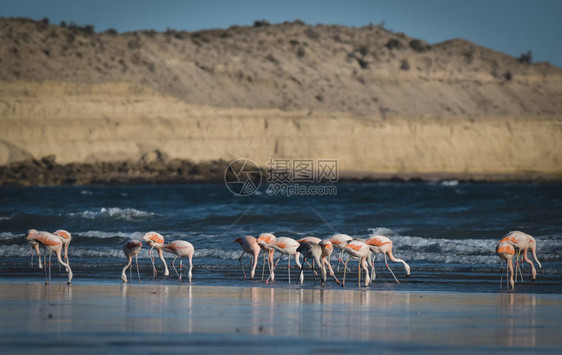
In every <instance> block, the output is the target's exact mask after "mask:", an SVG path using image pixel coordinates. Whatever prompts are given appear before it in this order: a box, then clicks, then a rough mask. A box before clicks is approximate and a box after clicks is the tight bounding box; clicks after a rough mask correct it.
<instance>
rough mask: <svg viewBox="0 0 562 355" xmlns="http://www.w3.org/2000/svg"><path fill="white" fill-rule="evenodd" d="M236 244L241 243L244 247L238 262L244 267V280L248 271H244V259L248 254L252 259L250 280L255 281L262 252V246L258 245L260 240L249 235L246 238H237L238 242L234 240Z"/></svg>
mask: <svg viewBox="0 0 562 355" xmlns="http://www.w3.org/2000/svg"><path fill="white" fill-rule="evenodd" d="M234 243H239V244H240V246H241V247H242V255H240V258H238V261H239V262H240V266H242V273H243V274H244V278H246V271H244V266H243V265H242V257H243V256H244V254H245V253H248V254H249V255H250V257H251V258H252V271H250V279H253V278H254V275H255V274H256V266H257V263H258V257H259V256H260V250H261V248H260V246H259V245H258V240H257V239H256V237H253V236H251V235H247V236H245V237H240V238H236V240H234Z"/></svg>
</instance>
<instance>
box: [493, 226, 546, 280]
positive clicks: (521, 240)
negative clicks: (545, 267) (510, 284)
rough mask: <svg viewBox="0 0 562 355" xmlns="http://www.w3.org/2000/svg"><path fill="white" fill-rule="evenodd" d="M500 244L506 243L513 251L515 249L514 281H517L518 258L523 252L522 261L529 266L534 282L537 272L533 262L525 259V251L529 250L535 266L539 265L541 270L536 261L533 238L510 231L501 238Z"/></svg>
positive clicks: (535, 244)
mask: <svg viewBox="0 0 562 355" xmlns="http://www.w3.org/2000/svg"><path fill="white" fill-rule="evenodd" d="M502 242H508V243H510V244H511V245H513V247H515V249H517V258H516V259H515V263H516V269H515V281H517V269H518V268H519V257H520V256H521V252H523V260H525V262H527V263H529V264H530V265H531V275H532V276H533V281H535V280H536V278H537V270H536V269H535V265H534V264H533V262H532V261H531V260H529V257H527V250H529V249H531V252H532V253H533V258H534V259H535V261H536V262H537V264H539V268H542V265H541V263H540V262H539V260H538V259H537V253H536V249H537V241H536V240H535V238H533V237H531V236H530V235H528V234H526V233H523V232H520V231H512V232H509V233H507V234H506V235H505V237H503V239H502V240H500V243H502ZM519 272H521V271H519ZM521 282H523V281H521Z"/></svg>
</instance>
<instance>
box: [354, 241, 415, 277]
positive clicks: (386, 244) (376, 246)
mask: <svg viewBox="0 0 562 355" xmlns="http://www.w3.org/2000/svg"><path fill="white" fill-rule="evenodd" d="M365 242H366V243H367V245H369V248H371V252H373V264H372V269H371V271H372V275H371V277H372V279H373V281H374V280H375V278H376V274H375V264H374V263H375V257H376V254H383V255H384V264H385V265H386V267H387V268H388V270H389V271H390V273H391V274H392V276H393V277H394V280H396V283H400V281H398V279H397V278H396V276H395V275H394V273H393V272H392V270H391V269H390V266H388V261H387V260H386V256H387V255H388V258H389V259H390V260H391V261H393V262H395V263H402V264H404V268H405V269H406V276H410V265H408V264H407V263H406V262H405V261H404V260H402V259H398V258H395V257H394V255H393V254H392V240H390V239H389V238H388V237H385V236H384V235H374V234H373V235H371V236H370V237H369V238H367V240H366V241H365Z"/></svg>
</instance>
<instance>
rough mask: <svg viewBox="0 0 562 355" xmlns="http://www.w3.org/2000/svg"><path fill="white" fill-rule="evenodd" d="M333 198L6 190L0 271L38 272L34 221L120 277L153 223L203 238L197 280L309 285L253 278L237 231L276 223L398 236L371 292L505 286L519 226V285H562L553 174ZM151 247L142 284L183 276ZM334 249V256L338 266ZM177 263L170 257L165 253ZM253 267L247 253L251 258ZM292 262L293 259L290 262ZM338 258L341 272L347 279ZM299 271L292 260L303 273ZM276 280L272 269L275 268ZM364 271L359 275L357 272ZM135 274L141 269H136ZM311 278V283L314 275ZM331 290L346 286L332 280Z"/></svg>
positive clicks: (99, 271)
mask: <svg viewBox="0 0 562 355" xmlns="http://www.w3.org/2000/svg"><path fill="white" fill-rule="evenodd" d="M336 187H337V194H336V195H332V196H292V197H283V196H270V195H268V194H267V193H266V192H265V191H266V190H265V187H262V188H261V189H260V191H258V192H257V193H256V194H253V195H251V196H245V197H241V196H235V195H233V194H232V193H231V192H230V191H229V190H228V189H227V188H226V187H225V186H224V185H222V184H199V185H170V186H162V185H153V186H80V187H75V186H63V187H1V188H0V257H1V258H0V278H3V279H11V280H23V281H41V280H43V279H44V273H43V271H42V270H40V269H38V268H37V260H35V262H34V267H31V265H30V261H31V249H30V247H29V246H28V244H27V242H26V240H25V239H24V237H25V234H26V232H27V230H28V229H30V228H35V229H38V230H46V231H51V232H53V231H55V230H57V229H66V230H68V231H69V232H71V234H72V237H73V239H72V243H71V245H70V250H69V256H70V265H71V267H72V269H73V272H74V279H73V283H112V284H119V283H120V282H121V280H120V273H121V269H122V267H123V265H124V264H125V258H124V256H123V252H122V246H123V245H124V244H125V243H126V242H127V241H128V240H130V239H141V238H142V236H143V235H144V233H146V232H148V231H156V232H159V233H161V234H162V235H163V236H164V237H165V238H166V240H167V241H171V240H176V239H182V240H187V241H189V242H191V243H192V244H193V245H194V247H195V256H194V270H193V284H195V285H221V286H228V285H235V286H241V285H242V286H243V285H247V286H261V285H263V286H264V287H301V286H296V285H294V284H292V285H288V283H287V269H286V266H285V265H286V262H284V261H281V262H280V263H279V265H280V266H279V269H278V270H277V271H276V280H275V282H273V283H272V284H270V285H267V286H266V285H265V282H264V281H262V279H261V275H262V272H261V270H262V265H261V261H260V264H259V267H258V271H257V273H256V274H257V276H256V279H255V280H248V279H244V278H243V276H242V271H241V269H240V265H239V263H238V258H239V256H240V254H241V249H240V246H239V244H237V243H234V242H233V241H234V239H236V238H238V237H240V236H244V235H254V236H258V235H259V234H260V233H263V232H271V233H274V234H275V235H276V236H278V237H280V236H285V237H292V238H295V239H296V238H299V237H304V236H309V235H312V236H316V237H320V238H327V237H329V236H331V235H332V234H334V233H335V232H338V233H345V234H349V235H351V236H353V237H357V238H365V237H368V235H369V234H372V233H376V234H383V235H386V236H388V237H390V238H391V239H392V240H393V242H394V255H395V256H396V257H398V258H402V259H404V260H406V261H407V262H408V263H409V264H410V266H411V268H412V271H411V276H410V277H408V278H407V277H406V275H405V271H404V268H403V266H402V265H401V264H395V263H390V266H391V268H392V269H393V271H394V272H395V274H396V276H397V277H398V279H399V280H400V284H397V283H396V282H395V281H394V279H393V278H392V276H391V275H390V273H389V272H388V271H387V270H386V268H385V266H384V262H383V257H382V255H379V256H378V257H377V261H376V264H375V265H376V270H377V279H376V281H375V282H374V283H373V284H372V285H371V286H369V288H368V289H370V290H389V289H391V290H396V291H399V290H409V291H423V290H430V291H461V292H506V290H505V285H504V289H500V260H499V258H498V257H497V256H496V255H495V246H496V244H497V242H498V241H499V240H500V239H501V238H502V236H503V235H505V234H506V233H507V232H509V231H511V230H521V231H524V232H526V233H528V234H530V235H532V236H534V237H535V238H536V239H537V245H538V246H537V256H538V259H539V260H540V261H541V263H542V268H541V269H537V270H538V276H537V281H536V282H531V278H530V268H529V266H528V265H524V266H523V275H524V283H521V282H520V281H519V282H518V283H517V284H516V292H525V293H561V292H562V261H561V259H560V256H561V254H562V184H554V183H553V184H547V183H541V184H539V183H537V184H530V183H525V184H523V183H521V184H519V183H462V182H458V181H444V182H439V183H422V182H420V183H388V182H380V183H341V184H337V185H336ZM147 251H148V248H146V247H144V248H143V251H142V252H141V253H140V254H139V264H140V273H141V278H142V282H143V283H145V284H176V283H178V280H177V278H176V277H175V273H174V271H173V270H172V269H171V268H170V272H171V273H170V276H168V277H165V276H164V275H163V272H162V264H161V263H160V261H159V260H158V259H156V265H157V267H158V275H157V276H156V277H153V275H152V271H151V269H152V266H151V262H150V259H149V258H148V255H147ZM336 254H337V253H334V255H333V257H332V264H333V265H334V268H335V269H337V255H336ZM166 257H167V261H168V263H170V262H171V260H172V259H173V256H172V255H167V256H166ZM243 261H244V264H245V266H246V271H248V267H249V257H247V256H245V257H244V259H243ZM350 264H352V267H351V270H352V272H349V273H348V281H349V282H348V283H347V286H346V287H355V288H356V287H357V282H356V281H357V271H356V270H357V269H356V262H353V261H351V262H350ZM53 265H54V267H53V283H58V282H60V283H64V282H65V280H66V276H65V273H64V269H63V270H60V271H59V268H58V266H57V264H56V262H55V263H54V264H53ZM293 265H294V263H293ZM342 272H343V269H342V268H340V272H339V273H338V276H339V277H341V273H342ZM297 274H298V270H297V269H296V268H295V269H293V270H292V280H294V281H296V279H297ZM265 277H266V278H267V272H266V276H265ZM354 281H355V282H354ZM132 282H133V283H137V282H138V279H136V278H135V274H133V280H132ZM305 287H320V286H314V283H313V281H312V278H311V276H310V274H308V276H307V278H305ZM324 287H327V288H336V287H339V286H337V285H336V284H335V282H332V281H330V280H329V281H328V283H327V285H326V286H324Z"/></svg>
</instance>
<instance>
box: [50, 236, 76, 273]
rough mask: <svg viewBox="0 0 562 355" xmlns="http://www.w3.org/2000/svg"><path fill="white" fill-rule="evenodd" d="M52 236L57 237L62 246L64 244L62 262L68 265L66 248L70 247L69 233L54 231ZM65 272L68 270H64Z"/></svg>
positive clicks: (70, 237) (70, 238)
mask: <svg viewBox="0 0 562 355" xmlns="http://www.w3.org/2000/svg"><path fill="white" fill-rule="evenodd" d="M53 234H54V235H56V236H57V237H59V238H60V240H61V241H62V244H64V261H65V262H66V263H67V264H68V265H70V262H69V261H68V246H69V245H70V242H71V241H72V236H71V235H70V233H69V232H67V231H65V230H64V229H59V230H56V231H55V232H54V233H53ZM66 271H68V270H66Z"/></svg>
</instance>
